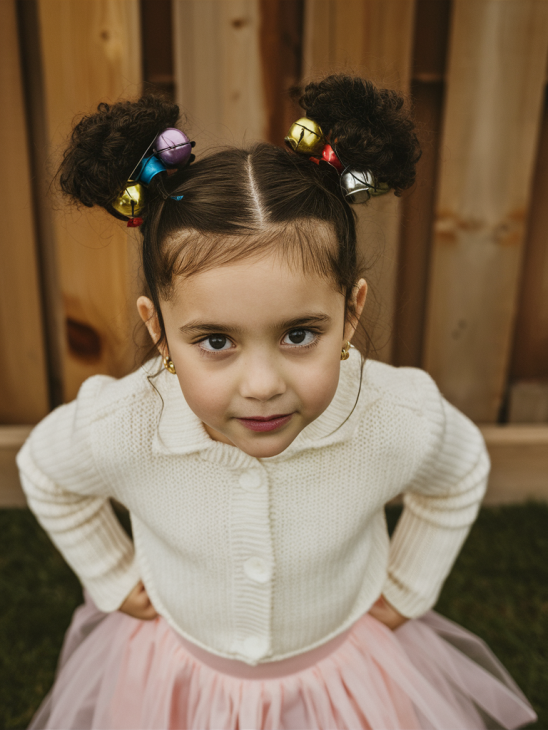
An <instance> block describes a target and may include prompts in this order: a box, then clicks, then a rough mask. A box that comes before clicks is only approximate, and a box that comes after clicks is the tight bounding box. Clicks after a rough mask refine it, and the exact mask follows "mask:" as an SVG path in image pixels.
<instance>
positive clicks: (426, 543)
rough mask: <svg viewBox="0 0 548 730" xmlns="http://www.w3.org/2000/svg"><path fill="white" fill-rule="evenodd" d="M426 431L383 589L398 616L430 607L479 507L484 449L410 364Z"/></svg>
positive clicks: (476, 431) (484, 479) (465, 420)
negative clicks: (420, 462)
mask: <svg viewBox="0 0 548 730" xmlns="http://www.w3.org/2000/svg"><path fill="white" fill-rule="evenodd" d="M415 379H416V385H417V389H418V392H419V398H420V401H421V402H422V406H423V415H424V417H425V418H426V420H427V423H428V431H429V434H430V437H429V442H428V444H427V448H426V453H427V456H426V458H425V460H424V463H423V465H422V468H421V469H420V470H419V472H418V474H417V476H416V477H415V478H414V480H413V481H412V482H411V483H410V484H409V485H408V486H407V488H406V490H405V493H404V497H403V499H404V510H403V513H402V516H401V518H400V520H399V522H398V525H397V527H396V530H395V532H394V535H393V538H392V542H391V548H390V558H389V565H388V578H387V582H386V584H385V586H384V590H383V594H384V596H385V597H386V599H387V600H388V601H389V602H390V603H391V604H392V605H393V606H394V607H395V608H396V609H397V610H398V611H399V612H400V613H401V614H403V615H404V616H407V617H409V618H416V617H417V616H420V615H421V614H423V613H424V612H425V611H427V610H428V609H430V608H431V607H432V606H433V605H434V604H435V603H436V600H437V598H438V596H439V593H440V590H441V587H442V585H443V582H444V580H445V579H446V577H447V575H448V574H449V571H450V570H451V567H452V566H453V563H454V562H455V559H456V557H457V555H458V553H459V551H460V549H461V547H462V545H463V543H464V540H465V539H466V536H467V535H468V532H469V530H470V527H471V525H472V523H473V522H474V520H475V519H476V516H477V514H478V510H479V506H480V503H481V500H482V498H483V495H484V493H485V490H486V487H487V477H488V475H489V467H490V462H489V456H488V453H487V449H486V447H485V442H484V440H483V436H482V435H481V432H480V431H479V429H478V428H477V427H476V426H475V425H474V424H473V423H472V421H470V420H469V419H468V418H467V417H466V416H465V415H464V414H462V413H461V412H460V411H458V410H457V409H456V408H454V407H453V406H452V405H451V404H450V403H448V402H447V401H446V400H445V399H444V398H443V397H442V395H441V394H440V392H439V390H438V388H437V386H436V385H435V383H434V381H433V380H432V378H430V376H429V375H427V374H426V373H425V372H423V371H419V370H417V371H416V375H415Z"/></svg>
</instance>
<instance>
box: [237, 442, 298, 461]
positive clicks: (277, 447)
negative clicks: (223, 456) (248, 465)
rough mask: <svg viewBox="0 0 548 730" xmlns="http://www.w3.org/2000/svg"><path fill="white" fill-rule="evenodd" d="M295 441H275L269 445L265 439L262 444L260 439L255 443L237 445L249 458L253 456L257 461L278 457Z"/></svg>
mask: <svg viewBox="0 0 548 730" xmlns="http://www.w3.org/2000/svg"><path fill="white" fill-rule="evenodd" d="M293 441H294V439H291V440H290V441H287V442H286V441H285V440H284V441H281V440H280V441H275V440H273V441H272V442H271V443H268V442H267V441H266V439H265V441H264V442H262V443H261V441H260V440H259V439H257V441H255V442H251V443H246V444H241V445H240V444H237V446H238V448H239V449H241V450H242V451H243V452H245V453H246V454H247V455H248V456H252V457H253V458H255V459H268V458H269V457H270V456H278V454H281V453H282V452H284V451H285V450H286V449H287V447H288V446H290V445H291V444H292V443H293Z"/></svg>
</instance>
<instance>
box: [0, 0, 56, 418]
mask: <svg viewBox="0 0 548 730" xmlns="http://www.w3.org/2000/svg"><path fill="white" fill-rule="evenodd" d="M17 39H18V34H17V19H16V8H15V0H4V1H3V2H1V3H0V98H1V99H2V104H0V137H1V138H2V139H3V140H4V145H3V151H2V157H3V164H2V175H1V176H0V199H1V200H2V235H1V236H0V258H1V261H2V263H1V265H0V342H1V345H2V346H1V348H0V423H5V424H23V423H35V422H36V421H38V420H40V418H42V417H43V416H45V415H46V413H47V412H48V410H49V398H48V392H47V374H46V357H45V347H44V339H43V329H42V316H41V303H40V299H41V297H40V291H39V278H38V269H37V257H36V240H35V229H34V215H33V205H32V193H31V184H30V165H29V153H28V145H27V135H26V121H25V110H24V101H23V92H22V75H21V68H20V61H19V48H18V40H17Z"/></svg>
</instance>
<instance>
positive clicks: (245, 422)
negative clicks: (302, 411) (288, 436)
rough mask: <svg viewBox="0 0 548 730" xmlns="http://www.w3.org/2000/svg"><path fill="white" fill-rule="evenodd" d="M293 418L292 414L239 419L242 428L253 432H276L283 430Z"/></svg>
mask: <svg viewBox="0 0 548 730" xmlns="http://www.w3.org/2000/svg"><path fill="white" fill-rule="evenodd" d="M292 416H293V414H292V413H288V414H286V415H281V416H280V415H278V416H269V417H268V418H262V417H261V416H254V417H253V418H238V421H239V422H240V423H241V424H242V426H245V427H246V428H249V429H250V430H251V431H275V430H276V429H277V428H281V427H282V426H285V424H286V423H289V421H290V420H291V417H292Z"/></svg>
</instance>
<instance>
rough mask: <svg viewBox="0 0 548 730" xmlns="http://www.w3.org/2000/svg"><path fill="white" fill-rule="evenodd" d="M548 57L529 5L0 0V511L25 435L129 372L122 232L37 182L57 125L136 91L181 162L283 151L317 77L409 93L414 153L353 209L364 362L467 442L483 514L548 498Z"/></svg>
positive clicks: (503, 0) (399, 0) (540, 8)
mask: <svg viewBox="0 0 548 730" xmlns="http://www.w3.org/2000/svg"><path fill="white" fill-rule="evenodd" d="M547 59H548V2H544V1H543V2H538V0H452V2H451V0H141V2H139V1H138V0H93V2H89V1H87V0H0V61H1V63H0V95H1V99H2V104H1V105H0V129H1V131H2V133H3V139H4V140H6V141H7V143H6V144H5V145H4V173H3V176H2V180H1V181H0V192H1V195H2V202H3V214H2V215H3V225H2V234H1V236H2V238H1V240H0V250H1V254H2V265H1V267H0V342H1V345H2V347H1V349H0V423H1V424H4V427H3V428H0V504H1V503H4V504H8V503H14V502H17V501H20V496H18V495H19V492H18V491H17V490H18V487H17V484H16V477H15V473H14V472H13V465H12V462H13V454H14V452H15V450H16V449H17V447H18V445H19V444H20V443H21V439H22V438H23V437H24V434H25V433H27V432H28V426H29V425H31V424H33V423H36V422H37V421H38V420H39V419H40V418H41V417H43V416H44V415H45V414H46V413H47V412H48V411H49V410H50V409H51V408H52V407H53V406H55V405H58V404H59V403H61V402H65V401H68V400H70V399H72V398H73V397H74V396H75V395H76V392H77V390H78V387H79V385H80V384H81V382H82V381H83V380H84V379H85V378H86V377H88V376H89V375H92V374H94V373H106V374H110V375H114V376H121V375H124V374H125V373H127V372H129V371H131V370H132V369H134V367H135V366H136V365H137V363H138V357H139V352H138V347H137V344H138V342H139V338H140V337H141V335H140V334H139V330H138V329H137V315H136V311H135V304H134V302H135V298H136V296H137V294H138V293H139V272H138V265H139V264H138V236H137V235H136V234H135V233H133V234H132V233H128V229H127V228H125V227H124V225H123V224H120V225H117V224H116V222H114V219H111V218H110V217H108V216H106V214H104V213H102V212H101V211H98V212H95V211H88V210H85V211H78V210H72V209H68V208H67V207H66V206H63V205H62V201H60V200H59V199H58V197H57V196H56V194H55V192H54V189H52V188H51V186H50V181H51V177H52V173H53V171H54V170H55V167H56V164H57V162H58V160H59V151H60V150H61V149H62V146H63V141H64V140H65V138H66V135H67V133H68V131H69V129H70V124H71V121H72V120H73V118H74V117H75V116H77V115H79V114H82V113H84V112H86V111H89V110H90V109H92V108H93V107H94V106H95V105H96V104H97V103H98V101H100V100H105V101H115V100H117V99H118V98H122V97H127V96H135V95H137V94H139V92H140V91H141V89H142V88H143V85H145V87H146V88H157V89H160V90H162V91H163V92H165V93H168V94H173V95H174V96H175V98H176V99H177V100H178V102H179V103H180V105H181V108H182V110H183V111H184V113H185V114H186V115H187V117H188V123H187V128H188V129H189V130H190V132H191V133H192V135H193V137H194V138H195V139H196V141H197V143H198V147H197V150H196V151H197V153H198V154H200V151H203V150H206V149H207V148H208V147H211V146H215V145H218V144H220V143H227V142H228V143H234V144H241V143H243V142H252V141H255V140H258V139H268V140H270V141H272V142H274V143H277V144H282V140H283V136H284V133H285V131H286V129H287V128H288V126H289V124H290V123H291V121H293V120H294V119H295V118H296V116H297V115H298V114H299V111H298V109H296V108H295V105H294V102H292V101H291V100H290V99H289V96H288V94H287V90H288V88H289V87H290V86H291V85H293V84H295V83H298V82H301V81H302V80H306V79H309V78H314V77H317V76H319V75H321V74H323V73H328V72H332V71H350V72H353V73H357V74H360V75H365V76H368V77H370V78H372V79H374V80H376V81H377V82H378V83H380V84H382V85H385V86H388V87H391V88H397V89H400V90H401V91H403V92H404V93H406V94H408V95H409V97H410V99H411V100H412V103H413V105H414V108H415V117H416V119H417V124H418V129H419V136H420V138H421V143H422V147H423V158H422V160H421V162H420V163H419V170H418V177H417V183H416V185H415V186H414V188H413V189H412V190H410V191H408V192H407V193H406V194H405V195H404V196H403V197H402V198H401V199H398V198H395V197H394V196H385V197H383V198H379V199H376V200H375V201H372V202H371V203H370V204H368V205H367V206H362V207H361V208H359V209H358V215H359V232H360V247H361V251H362V254H363V256H364V258H365V259H366V261H367V262H368V263H369V264H370V271H369V279H370V282H371V289H372V293H373V296H372V297H371V299H370V300H369V301H368V307H367V308H366V310H367V311H366V314H365V320H364V322H365V324H366V327H367V329H368V332H369V334H370V335H371V337H372V339H373V342H374V345H375V354H374V357H378V358H380V359H382V360H384V361H386V362H391V363H393V364H396V365H410V366H415V367H423V368H425V369H426V370H428V371H429V372H430V373H431V374H432V375H433V377H434V378H435V379H436V381H437V383H438V384H439V386H440V389H441V391H442V392H443V393H444V395H445V396H446V397H447V398H448V399H449V400H450V401H451V402H452V403H454V404H455V405H456V406H457V407H459V408H460V409H461V410H463V411H464V412H465V413H466V414H467V415H469V416H470V417H471V418H472V419H473V420H475V421H476V422H478V423H480V424H482V428H484V433H485V435H486V439H487V442H488V444H489V446H490V450H491V455H492V458H493V460H494V470H493V478H492V482H491V499H492V500H493V501H497V500H498V501H500V500H503V501H507V500H512V499H524V498H527V497H529V496H536V497H547V496H548V425H547V424H548V233H547V231H548V212H547V211H548V208H547V206H546V204H545V200H546V195H547V193H548V106H547V105H546V104H545V89H546V77H547V73H546V67H547ZM518 424H519V425H518ZM8 493H9V496H6V495H8ZM2 495H3V496H2Z"/></svg>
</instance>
